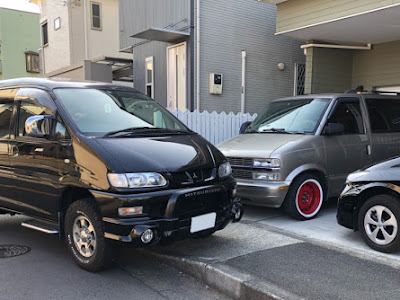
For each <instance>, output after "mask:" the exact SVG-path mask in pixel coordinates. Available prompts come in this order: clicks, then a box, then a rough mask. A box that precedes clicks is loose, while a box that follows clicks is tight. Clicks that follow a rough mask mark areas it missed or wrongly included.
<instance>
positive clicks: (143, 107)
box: [54, 88, 190, 137]
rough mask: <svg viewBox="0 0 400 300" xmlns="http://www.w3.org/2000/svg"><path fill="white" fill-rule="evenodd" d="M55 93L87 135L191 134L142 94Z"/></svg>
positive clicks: (66, 90)
mask: <svg viewBox="0 0 400 300" xmlns="http://www.w3.org/2000/svg"><path fill="white" fill-rule="evenodd" d="M54 93H55V94H56V96H57V98H58V99H59V101H60V102H61V104H62V105H63V107H64V108H65V110H66V111H67V113H68V115H69V116H70V118H71V119H72V121H73V122H74V123H75V124H76V126H77V127H78V129H79V131H81V132H82V133H83V134H85V135H91V136H104V137H120V136H130V135H134V134H162V133H168V134H169V133H176V134H179V133H189V132H190V131H189V130H188V129H187V128H186V127H185V126H184V125H183V124H182V123H180V122H179V121H178V120H177V119H176V118H175V117H173V116H172V115H171V114H170V113H169V112H168V111H167V110H166V109H165V108H163V107H162V106H161V105H159V104H158V103H157V102H156V101H154V100H153V99H151V98H149V97H147V96H146V95H143V94H141V93H139V92H135V91H128V90H122V89H121V90H116V89H110V90H108V89H94V88H59V89H54Z"/></svg>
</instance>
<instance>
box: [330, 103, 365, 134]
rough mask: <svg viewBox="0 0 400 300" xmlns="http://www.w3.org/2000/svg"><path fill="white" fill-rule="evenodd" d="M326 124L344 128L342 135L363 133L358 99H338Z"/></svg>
mask: <svg viewBox="0 0 400 300" xmlns="http://www.w3.org/2000/svg"><path fill="white" fill-rule="evenodd" d="M328 123H339V124H342V125H343V126H344V132H343V134H363V133H365V130H364V124H363V119H362V114H361V108H360V101H359V100H358V99H345V100H343V99H339V100H338V103H337V105H336V107H335V111H334V112H333V114H332V115H331V116H330V117H329V120H328Z"/></svg>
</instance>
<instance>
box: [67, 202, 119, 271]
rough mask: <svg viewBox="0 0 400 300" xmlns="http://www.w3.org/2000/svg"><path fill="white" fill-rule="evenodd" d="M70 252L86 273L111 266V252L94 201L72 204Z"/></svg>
mask: <svg viewBox="0 0 400 300" xmlns="http://www.w3.org/2000/svg"><path fill="white" fill-rule="evenodd" d="M64 228H65V237H66V241H67V245H68V250H69V252H70V253H71V254H72V257H73V258H74V260H75V262H76V263H77V264H78V265H79V267H81V268H82V269H84V270H87V271H90V272H98V271H101V270H104V269H106V268H107V267H109V266H111V263H112V258H113V255H112V249H111V245H109V244H108V242H107V241H106V239H105V237H104V229H103V225H102V221H101V216H100V214H99V212H98V210H97V209H96V206H95V204H94V203H93V201H92V200H91V199H83V200H77V201H75V202H73V203H72V204H71V205H70V207H69V208H68V210H67V212H66V214H65V224H64Z"/></svg>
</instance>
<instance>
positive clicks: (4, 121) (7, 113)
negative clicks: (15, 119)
mask: <svg viewBox="0 0 400 300" xmlns="http://www.w3.org/2000/svg"><path fill="white" fill-rule="evenodd" d="M16 92H17V89H10V90H1V91H0V138H8V137H9V134H10V120H11V116H12V110H13V103H14V97H15V94H16Z"/></svg>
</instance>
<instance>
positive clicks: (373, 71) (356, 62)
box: [352, 41, 400, 90]
mask: <svg viewBox="0 0 400 300" xmlns="http://www.w3.org/2000/svg"><path fill="white" fill-rule="evenodd" d="M399 53H400V41H396V42H391V43H384V44H378V45H373V48H372V50H371V51H356V52H354V57H353V78H352V82H353V86H357V85H360V84H362V85H364V87H365V88H366V89H369V90H370V89H372V88H373V87H379V86H393V85H398V86H400V55H399Z"/></svg>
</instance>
